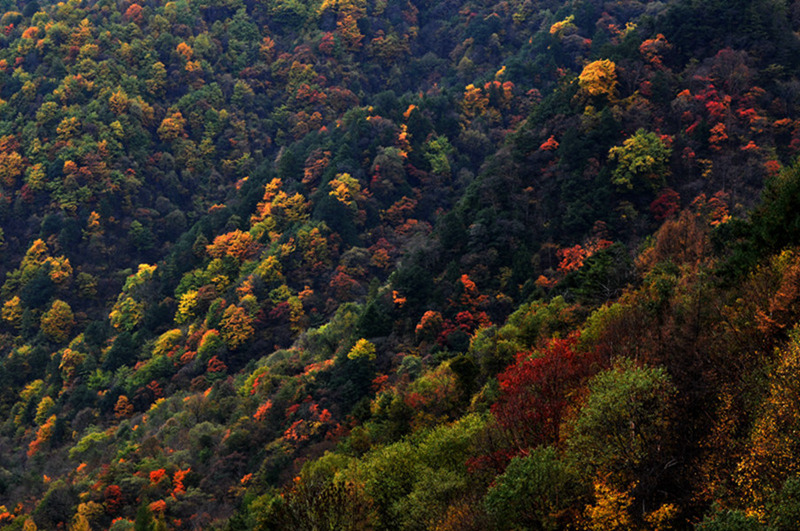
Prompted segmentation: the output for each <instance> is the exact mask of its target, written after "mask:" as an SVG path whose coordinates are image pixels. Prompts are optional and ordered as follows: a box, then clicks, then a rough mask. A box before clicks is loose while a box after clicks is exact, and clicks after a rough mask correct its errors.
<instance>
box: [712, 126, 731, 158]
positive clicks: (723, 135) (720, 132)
mask: <svg viewBox="0 0 800 531" xmlns="http://www.w3.org/2000/svg"><path fill="white" fill-rule="evenodd" d="M726 140H728V133H727V132H726V130H725V124H723V123H722V122H720V123H718V124H717V125H715V126H714V127H712V128H711V136H710V137H709V138H708V142H709V144H711V149H713V150H715V151H719V150H720V149H722V146H721V144H722V143H723V142H725V141H726Z"/></svg>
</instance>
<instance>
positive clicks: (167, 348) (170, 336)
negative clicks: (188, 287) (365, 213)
mask: <svg viewBox="0 0 800 531" xmlns="http://www.w3.org/2000/svg"><path fill="white" fill-rule="evenodd" d="M196 293H197V292H195V294H196ZM182 339H183V332H182V331H181V329H180V328H173V329H172V330H167V331H166V332H164V333H163V334H161V335H160V336H159V337H158V339H157V340H156V343H155V345H154V346H153V356H162V355H165V354H169V352H171V351H172V350H173V349H174V348H175V347H177V346H178V345H179V344H180V342H181V340H182Z"/></svg>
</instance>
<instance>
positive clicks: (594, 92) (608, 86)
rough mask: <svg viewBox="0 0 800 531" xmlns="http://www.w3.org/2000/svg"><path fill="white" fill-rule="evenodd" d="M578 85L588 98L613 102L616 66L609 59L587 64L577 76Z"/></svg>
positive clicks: (615, 87)
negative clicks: (603, 98)
mask: <svg viewBox="0 0 800 531" xmlns="http://www.w3.org/2000/svg"><path fill="white" fill-rule="evenodd" d="M578 85H579V86H580V88H581V90H583V91H584V92H586V93H587V94H589V95H590V96H605V97H606V98H608V99H609V100H613V99H614V98H615V97H616V94H617V65H615V64H614V62H613V61H611V60H609V59H601V60H599V61H593V62H591V63H589V64H587V65H586V66H585V67H583V70H582V71H581V73H580V75H579V76H578Z"/></svg>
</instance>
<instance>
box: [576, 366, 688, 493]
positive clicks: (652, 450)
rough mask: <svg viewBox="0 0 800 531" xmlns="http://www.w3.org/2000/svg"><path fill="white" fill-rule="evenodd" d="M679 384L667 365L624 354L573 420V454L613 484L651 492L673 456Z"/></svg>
mask: <svg viewBox="0 0 800 531" xmlns="http://www.w3.org/2000/svg"><path fill="white" fill-rule="evenodd" d="M674 396H675V387H674V386H673V384H672V382H671V381H670V378H669V376H668V375H667V373H666V371H664V369H661V368H651V367H637V366H636V365H635V364H634V363H633V362H632V361H630V360H626V359H623V360H621V361H619V362H618V363H617V364H616V365H615V366H614V367H613V368H611V369H609V370H606V371H603V372H601V373H599V374H597V376H595V377H594V378H593V379H592V380H591V381H590V382H589V397H588V399H587V401H586V404H585V405H584V406H583V408H582V409H581V410H580V412H579V414H578V416H577V418H576V419H575V420H574V421H573V422H572V423H571V433H570V436H569V438H568V439H567V448H568V451H569V454H570V455H571V456H572V458H573V459H574V460H575V462H576V464H577V465H578V466H579V467H580V468H581V469H582V470H584V471H585V472H586V473H588V475H590V476H599V477H605V478H607V481H608V486H609V487H610V488H616V489H618V490H621V491H627V490H629V489H636V490H637V491H638V492H639V494H641V495H645V496H646V495H650V494H652V493H653V490H654V488H655V487H656V485H657V484H658V481H659V480H660V476H661V474H663V473H664V470H665V465H666V464H667V463H669V462H670V461H671V460H672V459H673V455H672V449H671V447H670V445H671V439H670V437H671V433H670V430H671V428H672V427H673V425H674V424H673V418H672V415H673V405H672V401H673V399H674Z"/></svg>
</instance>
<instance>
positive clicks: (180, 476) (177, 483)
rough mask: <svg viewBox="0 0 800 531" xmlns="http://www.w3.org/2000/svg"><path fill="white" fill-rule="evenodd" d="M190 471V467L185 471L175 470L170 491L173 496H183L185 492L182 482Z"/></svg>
mask: <svg viewBox="0 0 800 531" xmlns="http://www.w3.org/2000/svg"><path fill="white" fill-rule="evenodd" d="M191 471H192V467H189V468H187V469H186V470H180V469H179V470H176V471H175V474H173V476H172V484H173V485H174V487H175V488H174V489H173V491H172V495H173V496H174V495H175V494H183V493H185V492H186V487H185V486H184V485H183V480H184V479H186V476H188V475H189V472H191Z"/></svg>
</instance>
